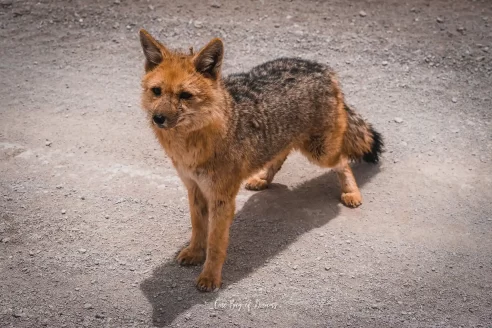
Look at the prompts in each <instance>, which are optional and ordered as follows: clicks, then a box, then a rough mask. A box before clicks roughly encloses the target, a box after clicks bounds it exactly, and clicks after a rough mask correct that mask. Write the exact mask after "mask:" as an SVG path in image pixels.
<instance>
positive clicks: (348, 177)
mask: <svg viewBox="0 0 492 328" xmlns="http://www.w3.org/2000/svg"><path fill="white" fill-rule="evenodd" d="M342 144H343V134H341V133H337V132H331V133H325V134H320V135H313V136H311V137H310V138H308V139H307V140H306V141H305V142H304V143H303V144H302V145H301V147H300V150H301V152H302V153H303V154H304V155H305V156H306V157H307V158H308V159H309V160H310V161H311V162H313V163H315V164H317V165H319V166H321V167H326V168H332V169H333V171H335V172H336V173H337V176H338V180H339V181H340V185H341V187H342V196H341V199H342V203H343V204H344V205H346V206H348V207H357V206H359V205H360V204H362V196H361V194H360V191H359V188H358V187H357V183H356V182H355V178H354V175H353V173H352V169H351V168H350V166H349V161H348V158H347V157H346V156H345V155H344V154H343V153H342Z"/></svg>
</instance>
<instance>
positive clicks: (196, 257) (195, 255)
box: [177, 246, 205, 265]
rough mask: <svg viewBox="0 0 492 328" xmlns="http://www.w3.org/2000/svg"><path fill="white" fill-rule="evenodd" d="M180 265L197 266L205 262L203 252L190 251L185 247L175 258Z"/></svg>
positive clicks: (198, 250) (188, 247)
mask: <svg viewBox="0 0 492 328" xmlns="http://www.w3.org/2000/svg"><path fill="white" fill-rule="evenodd" d="M177 260H178V263H179V264H180V265H198V264H202V263H203V261H205V251H204V250H202V249H191V248H190V246H187V247H185V248H183V249H182V250H181V252H180V253H179V255H178V257H177Z"/></svg>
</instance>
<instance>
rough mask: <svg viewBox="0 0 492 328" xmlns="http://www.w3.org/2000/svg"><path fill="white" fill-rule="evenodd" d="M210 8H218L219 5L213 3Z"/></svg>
mask: <svg viewBox="0 0 492 328" xmlns="http://www.w3.org/2000/svg"><path fill="white" fill-rule="evenodd" d="M212 8H220V3H214V4H212Z"/></svg>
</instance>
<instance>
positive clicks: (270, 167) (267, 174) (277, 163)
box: [244, 149, 290, 190]
mask: <svg viewBox="0 0 492 328" xmlns="http://www.w3.org/2000/svg"><path fill="white" fill-rule="evenodd" d="M289 152H290V149H289V151H285V152H282V153H280V154H279V155H277V156H276V157H275V158H274V159H273V160H272V161H270V162H268V163H267V164H266V165H265V167H264V168H262V169H261V170H260V171H259V172H257V173H255V174H254V175H252V176H251V177H250V178H249V179H248V180H247V181H246V185H245V186H244V187H245V188H246V189H248V190H263V189H266V188H268V185H269V184H270V183H271V182H272V181H273V177H274V176H275V174H277V172H278V171H279V170H280V168H281V167H282V164H284V162H285V159H286V158H287V156H288V155H289Z"/></svg>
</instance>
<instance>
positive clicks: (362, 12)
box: [359, 10, 367, 17]
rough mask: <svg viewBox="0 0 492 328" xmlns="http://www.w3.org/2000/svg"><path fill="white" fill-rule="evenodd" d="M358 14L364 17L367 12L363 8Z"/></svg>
mask: <svg viewBox="0 0 492 328" xmlns="http://www.w3.org/2000/svg"><path fill="white" fill-rule="evenodd" d="M359 16H360V17H366V16H367V13H366V12H365V11H364V10H361V11H359Z"/></svg>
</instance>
